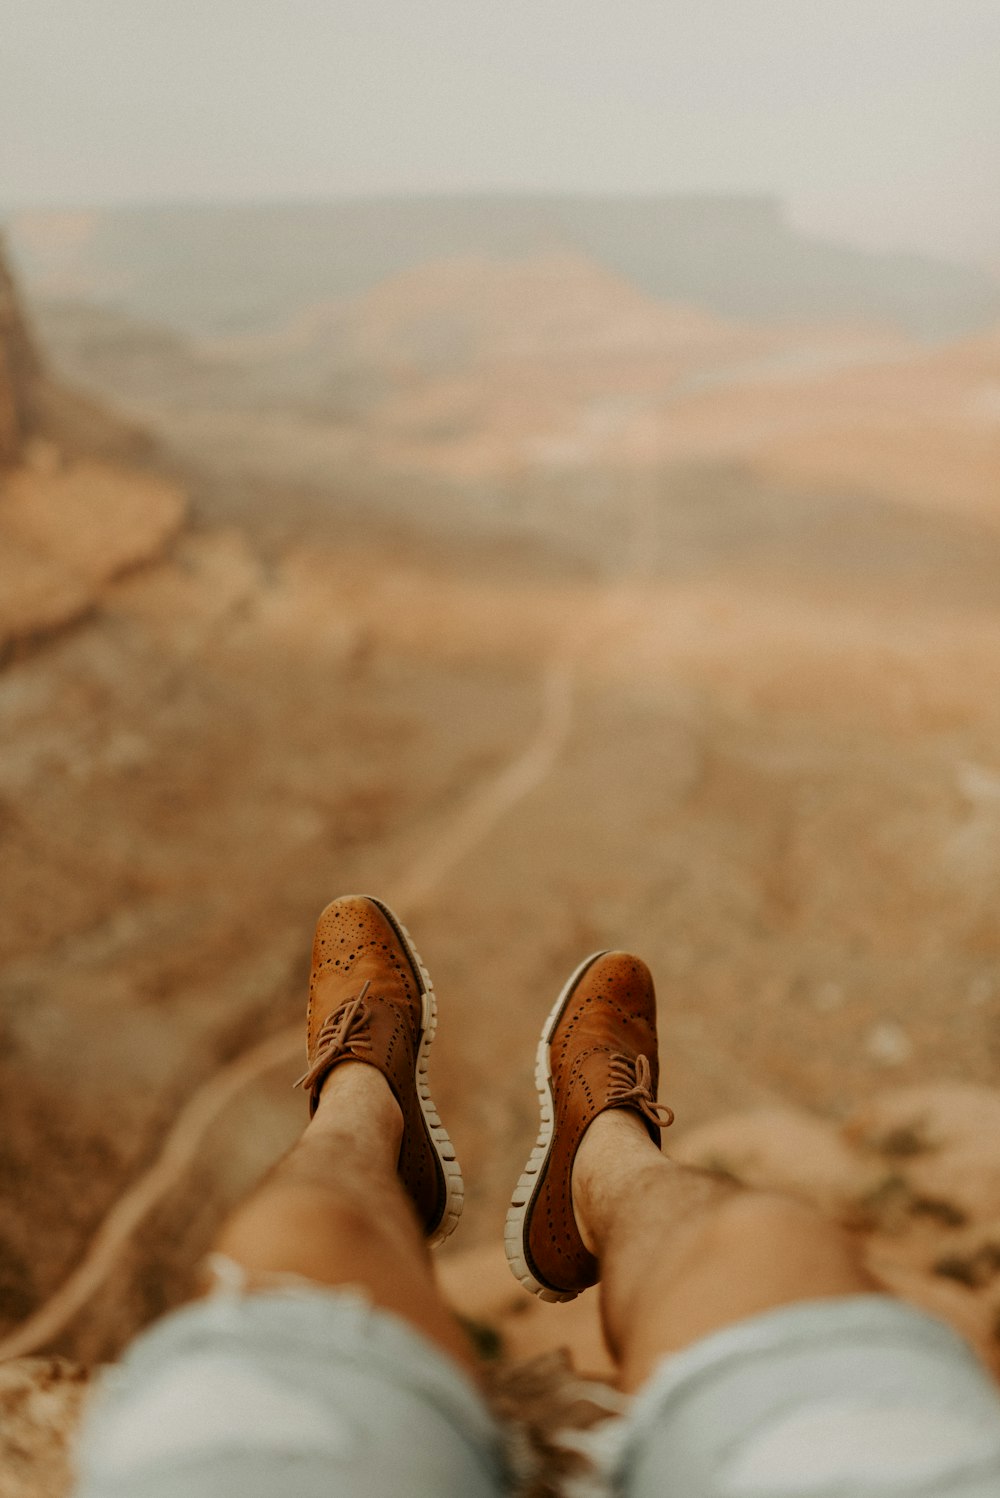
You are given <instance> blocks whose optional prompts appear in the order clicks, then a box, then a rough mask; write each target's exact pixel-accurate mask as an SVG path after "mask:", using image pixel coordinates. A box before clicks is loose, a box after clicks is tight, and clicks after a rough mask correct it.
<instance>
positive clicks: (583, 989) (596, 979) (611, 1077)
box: [504, 952, 674, 1300]
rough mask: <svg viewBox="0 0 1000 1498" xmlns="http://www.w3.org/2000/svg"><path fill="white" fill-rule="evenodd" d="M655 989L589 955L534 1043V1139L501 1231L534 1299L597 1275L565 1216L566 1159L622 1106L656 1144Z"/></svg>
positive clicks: (603, 955)
mask: <svg viewBox="0 0 1000 1498" xmlns="http://www.w3.org/2000/svg"><path fill="white" fill-rule="evenodd" d="M658 1078H659V1063H658V1060H657V1048H656V995H655V993H654V991H653V980H652V978H651V977H650V973H649V969H648V968H647V967H646V964H645V963H644V962H641V961H640V960H639V958H638V957H631V956H630V955H629V954H628V953H627V952H595V953H594V955H593V956H592V957H588V958H587V959H586V961H584V962H582V963H581V964H580V966H579V967H578V968H577V969H576V971H575V972H574V973H573V974H572V975H571V977H570V979H569V981H568V983H567V984H566V986H565V988H564V989H563V991H562V993H561V994H560V995H559V997H558V999H557V1000H556V1002H555V1007H554V1008H553V1010H552V1012H551V1014H550V1015H549V1017H548V1019H547V1020H546V1021H545V1025H544V1026H543V1028H542V1038H541V1040H540V1041H539V1044H538V1056H537V1060H536V1063H535V1085H536V1087H537V1088H538V1100H539V1106H540V1109H541V1126H540V1128H539V1133H538V1142H537V1144H536V1145H535V1147H534V1149H533V1150H532V1152H531V1154H530V1156H529V1158H528V1163H527V1165H526V1166H525V1167H524V1170H523V1172H522V1174H521V1179H520V1180H519V1181H518V1183H517V1187H516V1188H515V1191H514V1195H513V1197H512V1199H511V1204H510V1210H509V1211H508V1213H507V1226H506V1230H505V1233H504V1240H505V1247H506V1250H507V1262H508V1264H509V1265H510V1268H511V1271H512V1273H513V1274H514V1276H515V1278H516V1279H518V1280H520V1282H521V1284H522V1285H523V1286H524V1287H525V1289H526V1290H530V1291H531V1292H532V1293H533V1294H534V1295H537V1296H538V1297H539V1298H540V1299H541V1300H573V1299H575V1297H576V1296H577V1295H579V1293H580V1291H581V1290H585V1289H586V1288H587V1286H588V1285H593V1284H595V1283H596V1281H597V1279H598V1264H597V1260H596V1259H595V1258H594V1256H593V1254H591V1253H589V1252H588V1250H587V1248H586V1247H585V1245H584V1242H583V1239H582V1238H581V1237H580V1233H579V1231H578V1229H577V1226H576V1218H575V1217H574V1215H573V1198H572V1192H571V1180H572V1172H573V1161H574V1159H575V1158H576V1152H577V1149H578V1148H579V1145H580V1140H581V1139H582V1138H583V1135H584V1131H585V1130H586V1128H587V1127H588V1125H589V1124H591V1123H592V1122H593V1120H594V1119H595V1118H596V1117H597V1115H598V1114H599V1113H603V1112H605V1110H606V1109H608V1108H632V1109H634V1110H635V1112H636V1113H638V1114H639V1115H640V1117H641V1118H642V1119H643V1120H644V1121H645V1124H646V1127H647V1128H648V1129H649V1134H650V1138H651V1139H652V1140H653V1141H654V1143H655V1144H657V1145H659V1142H660V1130H661V1129H665V1128H666V1127H667V1125H668V1124H670V1123H672V1122H673V1118H674V1115H673V1113H672V1111H671V1110H670V1109H669V1108H667V1107H666V1106H665V1105H664V1104H662V1103H658V1102H657V1101H656V1088H657V1081H658Z"/></svg>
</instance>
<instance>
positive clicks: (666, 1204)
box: [573, 1109, 878, 1389]
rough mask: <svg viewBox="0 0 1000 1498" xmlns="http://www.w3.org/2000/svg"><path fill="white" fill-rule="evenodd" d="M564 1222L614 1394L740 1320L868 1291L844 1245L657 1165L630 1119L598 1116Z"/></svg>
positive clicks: (810, 1224)
mask: <svg viewBox="0 0 1000 1498" xmlns="http://www.w3.org/2000/svg"><path fill="white" fill-rule="evenodd" d="M573 1211H574V1215H575V1217H576V1221H577V1226H578V1227H579V1230H580V1234H581V1236H582V1238H583V1240H584V1242H585V1244H586V1245H587V1247H588V1249H589V1250H590V1252H591V1253H593V1254H594V1255H595V1256H596V1257H597V1259H598V1261H599V1263H600V1266H601V1312H602V1316H603V1320H604V1329H605V1335H606V1337H607V1340H608V1345H609V1347H610V1349H611V1351H612V1354H613V1355H614V1356H615V1358H616V1359H617V1360H618V1361H619V1364H620V1367H621V1378H622V1384H623V1387H624V1388H626V1389H635V1388H637V1387H638V1385H639V1384H641V1383H642V1382H643V1381H644V1380H645V1379H646V1378H647V1377H648V1376H649V1374H650V1373H651V1372H652V1370H653V1368H654V1367H655V1366H656V1364H657V1363H658V1362H659V1360H660V1359H661V1358H662V1357H663V1356H664V1355H665V1354H667V1353H669V1352H675V1351H677V1350H679V1349H680V1348H682V1347H686V1346H688V1344H690V1343H691V1342H695V1341H697V1340H698V1339H699V1338H700V1337H704V1336H706V1335H707V1334H708V1333H709V1332H713V1331H717V1330H719V1329H720V1328H721V1327H723V1326H728V1325H729V1324H730V1323H732V1322H735V1321H740V1320H742V1319H743V1318H744V1317H747V1316H752V1315H755V1314H756V1313H758V1312H761V1311H766V1310H770V1309H772V1308H774V1307H776V1306H782V1305H787V1304H790V1303H791V1302H793V1301H799V1300H816V1299H823V1298H826V1297H830V1296H838V1295H860V1294H866V1293H869V1292H873V1291H875V1290H877V1289H878V1287H877V1286H876V1285H875V1283H874V1282H873V1281H872V1280H871V1279H870V1278H869V1276H868V1274H867V1273H866V1271H865V1270H864V1269H863V1268H862V1266H861V1264H860V1262H859V1260H858V1257H857V1255H856V1253H855V1252H854V1250H853V1246H852V1244H851V1241H850V1239H849V1238H848V1236H847V1235H846V1234H845V1233H844V1232H843V1231H842V1230H841V1229H839V1228H838V1227H837V1226H836V1225H834V1224H833V1223H830V1222H828V1221H826V1220H825V1219H824V1218H822V1217H821V1216H820V1215H819V1214H818V1213H817V1212H815V1211H814V1210H813V1209H812V1208H811V1207H809V1206H807V1205H806V1204H805V1203H802V1202H798V1201H795V1200H793V1199H792V1198H790V1197H783V1196H779V1195H776V1194H771V1193H765V1192H755V1191H745V1190H743V1189H741V1188H739V1187H735V1186H732V1185H729V1184H727V1183H725V1182H721V1181H719V1180H717V1179H716V1178H715V1177H713V1176H710V1175H708V1174H706V1173H705V1172H702V1171H698V1170H693V1169H691V1168H690V1167H687V1166H684V1165H678V1164H676V1163H675V1162H674V1161H672V1160H670V1159H668V1158H667V1157H666V1156H665V1155H662V1154H661V1153H660V1151H659V1150H658V1149H657V1148H656V1146H655V1145H654V1144H653V1143H652V1141H651V1140H650V1138H649V1135H648V1133H647V1132H646V1128H645V1126H644V1124H643V1122H642V1120H641V1119H640V1118H639V1117H638V1116H637V1115H636V1114H635V1113H633V1112H630V1111H628V1110H625V1109H615V1110H612V1111H609V1112H605V1113H601V1114H599V1115H598V1116H597V1118H595V1119H594V1121H593V1123H592V1124H591V1125H590V1127H589V1129H588V1130H587V1132H586V1134H585V1135H584V1137H583V1140H582V1142H581V1144H580V1148H579V1150H578V1152H577V1156H576V1161H575V1163H574V1167H573Z"/></svg>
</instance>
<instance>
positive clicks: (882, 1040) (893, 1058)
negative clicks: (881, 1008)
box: [865, 1020, 913, 1066]
mask: <svg viewBox="0 0 1000 1498" xmlns="http://www.w3.org/2000/svg"><path fill="white" fill-rule="evenodd" d="M865 1048H866V1050H867V1052H868V1055H869V1057H870V1058H871V1060H872V1061H875V1062H877V1063H878V1065H879V1066H902V1065H903V1064H904V1063H905V1062H907V1061H909V1060H910V1058H911V1057H912V1055H913V1042H912V1041H911V1039H910V1037H909V1036H908V1035H907V1033H906V1031H905V1030H904V1029H903V1027H902V1026H901V1025H897V1024H894V1023H893V1022H892V1021H891V1020H885V1021H883V1023H882V1024H879V1025H875V1026H873V1027H872V1029H871V1030H870V1031H869V1034H868V1040H867V1044H866V1047H865Z"/></svg>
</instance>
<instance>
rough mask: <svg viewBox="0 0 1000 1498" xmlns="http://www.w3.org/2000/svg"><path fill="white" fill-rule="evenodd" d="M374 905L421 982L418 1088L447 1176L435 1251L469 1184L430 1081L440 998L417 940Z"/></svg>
mask: <svg viewBox="0 0 1000 1498" xmlns="http://www.w3.org/2000/svg"><path fill="white" fill-rule="evenodd" d="M364 898H365V899H366V900H370V901H371V902H372V904H373V905H377V906H378V908H379V910H381V912H382V914H383V915H384V916H385V918H386V920H387V921H388V922H389V924H390V926H392V928H393V930H394V931H395V932H396V935H397V936H398V937H399V939H400V941H401V942H402V944H403V946H404V947H405V948H406V951H407V954H408V956H409V958H410V962H411V963H412V964H413V970H414V972H415V973H416V974H417V977H418V980H419V983H420V997H421V1002H422V1007H423V1015H422V1019H421V1034H420V1045H419V1047H418V1048H417V1069H416V1085H417V1100H418V1102H419V1103H420V1111H421V1113H422V1114H423V1117H424V1124H425V1125H426V1128H427V1134H428V1137H429V1138H430V1141H431V1145H432V1146H433V1149H434V1153H435V1155H436V1156H437V1158H438V1163H439V1165H440V1166H441V1170H442V1173H443V1175H444V1184H445V1204H444V1211H443V1213H442V1214H441V1221H440V1222H439V1223H438V1226H437V1228H436V1229H435V1231H434V1233H433V1234H432V1235H431V1237H430V1238H429V1239H428V1240H427V1241H428V1243H429V1245H430V1247H431V1248H435V1247H436V1246H437V1245H438V1244H439V1243H443V1242H444V1241H445V1239H446V1238H450V1237H451V1235H452V1233H453V1232H454V1231H455V1229H456V1228H457V1226H458V1219H459V1218H460V1217H461V1215H462V1208H463V1206H464V1205H465V1183H464V1182H463V1180H462V1169H461V1166H460V1165H459V1163H458V1160H457V1159H456V1157H455V1146H454V1145H453V1144H452V1142H451V1140H450V1139H449V1138H448V1134H447V1131H446V1129H445V1127H444V1124H443V1123H442V1122H441V1119H440V1117H439V1115H438V1111H437V1109H436V1108H435V1106H434V1100H433V1099H432V1097H431V1093H430V1087H429V1085H428V1082H427V1058H428V1055H429V1054H430V1049H431V1045H432V1044H433V1042H434V1036H435V1034H436V1033H437V995H436V994H435V992H434V984H433V983H432V982H431V975H430V973H429V972H428V971H427V969H426V968H425V967H424V964H423V962H422V960H421V957H420V953H419V952H418V951H417V949H416V947H415V946H414V945H413V938H412V937H411V936H410V933H409V931H407V929H406V927H405V926H404V925H403V923H402V921H401V920H400V919H399V917H398V916H397V915H395V914H394V912H393V911H391V910H390V909H389V907H388V905H386V904H385V902H384V901H383V900H379V899H377V898H376V897H375V896H374V895H365V896H364Z"/></svg>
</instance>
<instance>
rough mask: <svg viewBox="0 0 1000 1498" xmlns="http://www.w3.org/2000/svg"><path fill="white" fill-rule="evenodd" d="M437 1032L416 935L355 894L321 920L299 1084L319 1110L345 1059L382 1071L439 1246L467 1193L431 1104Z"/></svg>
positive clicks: (403, 1157) (408, 1181)
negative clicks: (326, 1088)
mask: <svg viewBox="0 0 1000 1498" xmlns="http://www.w3.org/2000/svg"><path fill="white" fill-rule="evenodd" d="M436 1030H437V1000H436V997H435V994H434V987H433V984H432V983H431V979H430V975H429V973H428V972H427V969H426V968H425V967H424V965H423V963H422V961H421V960H420V956H419V953H418V952H417V950H416V947H415V946H414V945H413V941H412V939H411V937H410V934H409V932H408V931H407V930H406V927H405V926H404V925H403V924H402V922H401V921H399V920H398V918H397V917H396V916H395V915H394V914H393V912H392V911H391V910H390V909H389V907H388V906H387V905H385V904H383V902H382V901H381V900H377V899H375V898H374V896H371V895H345V896H342V897H341V898H340V899H338V900H334V901H332V902H331V904H329V905H328V906H327V907H326V909H325V910H324V911H323V912H322V914H321V915H320V918H319V921H318V922H317V925H316V935H315V938H314V941H313V955H312V968H311V972H310V976H309V1005H308V1010H307V1016H306V1032H307V1033H306V1060H307V1067H306V1070H305V1072H304V1073H303V1075H302V1076H301V1077H300V1078H299V1079H298V1081H297V1082H296V1084H295V1085H296V1086H297V1087H302V1088H303V1089H304V1090H305V1091H306V1092H307V1093H308V1094H309V1110H310V1116H311V1115H312V1114H313V1113H315V1111H316V1107H317V1105H318V1103H319V1095H320V1092H321V1090H322V1087H323V1083H324V1082H325V1080H326V1078H327V1077H328V1076H329V1074H330V1072H331V1071H332V1070H333V1069H334V1067H336V1066H338V1065H340V1064H341V1063H342V1062H344V1061H361V1062H364V1063H366V1064H367V1065H370V1066H374V1067H375V1068H376V1069H377V1070H378V1071H380V1072H381V1073H382V1075H383V1076H384V1077H385V1079H386V1081H387V1082H388V1084H389V1086H390V1088H391V1089H392V1092H393V1095H394V1097H395V1098H396V1101H397V1102H398V1104H399V1107H400V1110H401V1112H402V1115H403V1140H402V1144H401V1147H400V1154H399V1166H398V1169H399V1175H400V1178H401V1180H402V1182H403V1185H404V1186H405V1187H406V1189H407V1191H408V1192H409V1194H410V1196H411V1197H412V1199H413V1201H414V1204H415V1205H416V1208H417V1211H418V1213H419V1215H420V1218H421V1221H422V1222H423V1225H424V1230H425V1232H426V1234H427V1237H428V1239H429V1240H430V1242H431V1244H432V1245H433V1244H436V1243H441V1242H443V1241H444V1239H445V1238H447V1237H448V1236H449V1234H450V1233H452V1232H453V1231H454V1229H455V1227H456V1225H457V1223H458V1219H459V1217H460V1215H461V1211H462V1205H463V1199H464V1187H463V1184H462V1174H461V1170H460V1168H459V1164H458V1161H457V1159H456V1158H455V1150H454V1148H453V1146H452V1143H451V1140H450V1139H449V1138H448V1135H447V1133H446V1131H445V1129H444V1126H443V1124H442V1123H441V1119H440V1117H439V1116H438V1112H437V1109H436V1108H435V1106H434V1103H433V1101H432V1099H431V1095H430V1089H429V1086H428V1080H427V1059H428V1053H429V1051H430V1047H431V1043H432V1042H433V1039H434V1035H435V1032H436Z"/></svg>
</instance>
